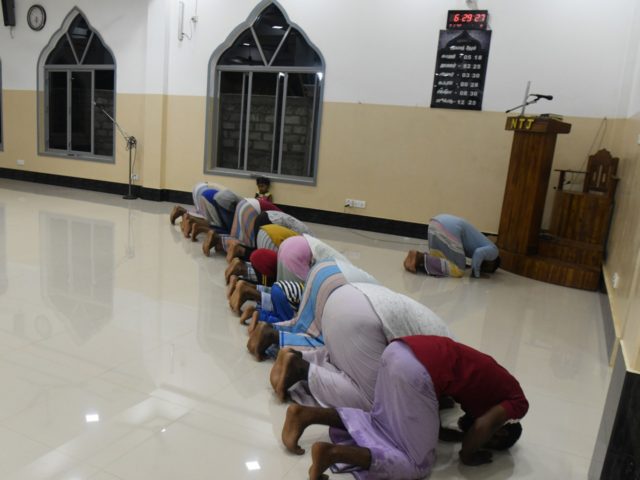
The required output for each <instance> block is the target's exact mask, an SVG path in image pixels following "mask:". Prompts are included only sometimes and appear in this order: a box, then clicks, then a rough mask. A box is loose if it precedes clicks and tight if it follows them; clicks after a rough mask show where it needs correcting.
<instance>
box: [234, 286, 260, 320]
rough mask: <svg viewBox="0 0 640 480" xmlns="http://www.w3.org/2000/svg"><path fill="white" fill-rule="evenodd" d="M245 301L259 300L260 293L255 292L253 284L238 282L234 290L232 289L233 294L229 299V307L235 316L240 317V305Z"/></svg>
mask: <svg viewBox="0 0 640 480" xmlns="http://www.w3.org/2000/svg"><path fill="white" fill-rule="evenodd" d="M247 300H256V301H257V300H260V292H258V290H256V287H255V286H254V285H253V284H251V283H249V282H245V281H244V280H239V281H238V282H237V283H236V288H234V289H233V293H232V294H231V296H230V297H229V307H230V308H231V310H233V311H234V312H235V313H236V314H238V315H240V310H241V309H242V305H243V304H244V302H246V301H247Z"/></svg>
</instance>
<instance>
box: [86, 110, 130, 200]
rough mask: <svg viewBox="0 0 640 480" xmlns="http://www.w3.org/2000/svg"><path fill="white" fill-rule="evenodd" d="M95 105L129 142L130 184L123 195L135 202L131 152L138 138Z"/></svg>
mask: <svg viewBox="0 0 640 480" xmlns="http://www.w3.org/2000/svg"><path fill="white" fill-rule="evenodd" d="M93 104H94V105H95V106H96V107H98V108H99V109H100V111H101V112H102V113H104V114H105V115H106V117H107V118H108V119H109V120H111V122H113V124H114V125H115V126H116V128H117V129H118V131H119V132H120V135H122V137H123V138H124V139H125V141H126V142H127V150H129V182H128V190H127V194H126V195H123V196H122V198H124V199H125V200H135V199H136V198H138V197H137V196H136V195H134V194H133V193H132V192H131V169H132V163H131V151H132V150H133V149H135V148H137V147H138V140H136V137H134V136H133V135H128V134H127V132H125V131H124V130H123V129H122V127H121V126H120V125H119V124H118V122H116V120H115V119H114V118H113V117H112V116H111V115H109V114H108V113H107V111H106V110H105V109H104V108H102V106H101V105H98V104H97V103H96V102H93Z"/></svg>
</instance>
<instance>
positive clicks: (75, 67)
mask: <svg viewBox="0 0 640 480" xmlns="http://www.w3.org/2000/svg"><path fill="white" fill-rule="evenodd" d="M79 15H80V16H81V17H82V19H83V20H84V21H85V23H86V25H87V27H88V28H89V29H90V31H91V34H90V37H89V40H88V41H87V44H86V45H85V47H84V52H83V54H82V56H81V58H78V54H77V52H76V48H75V45H74V44H73V41H72V39H71V36H70V33H69V30H70V28H71V26H72V25H73V23H74V21H75V19H76V18H77V17H78V16H79ZM63 38H66V40H67V42H68V44H69V45H70V46H71V52H72V54H73V57H74V59H75V60H76V63H75V64H71V63H69V64H54V63H47V60H48V59H49V56H50V55H51V53H52V52H53V51H54V50H55V49H56V47H57V46H58V43H59V42H60V41H61V40H62V39H63ZM96 38H97V40H98V41H99V42H100V43H101V45H102V47H104V49H105V50H106V51H107V52H108V54H109V55H110V57H111V59H112V60H113V63H108V64H84V63H82V62H83V61H84V60H85V58H86V55H87V53H88V52H89V50H90V47H91V45H92V43H93V42H94V39H96ZM96 71H113V111H112V112H110V114H111V115H112V117H113V118H116V85H117V62H116V58H115V55H114V54H113V51H112V50H111V48H109V46H108V45H107V43H106V42H105V41H104V39H103V38H102V35H100V32H99V31H98V30H97V29H96V28H95V27H93V26H92V25H91V23H90V22H89V20H88V17H87V15H85V14H84V12H83V11H82V10H81V9H79V8H78V7H74V8H73V9H72V10H71V11H70V12H69V13H68V14H67V15H66V16H65V18H64V20H63V21H62V24H61V26H60V28H59V29H58V30H56V31H55V32H54V33H53V34H52V35H51V37H50V39H49V41H48V43H47V44H46V45H45V47H44V48H43V49H42V51H41V52H40V56H39V57H38V69H37V82H38V85H37V118H38V122H37V137H38V142H37V144H38V155H41V156H47V157H60V158H67V159H72V160H88V161H94V162H99V163H115V159H116V135H115V126H113V125H112V127H113V128H112V131H111V142H110V143H111V155H100V154H96V153H94V152H95V143H94V141H95V138H94V135H95V125H94V122H95V116H96V113H95V109H96V108H97V107H96V106H95V105H94V102H95V90H96V88H95V72H96ZM49 72H65V73H67V84H68V87H67V109H68V111H67V131H68V133H67V149H57V148H51V147H50V146H49V129H50V125H49V108H50V105H49V78H48V77H49V75H48V74H49ZM72 72H90V73H91V103H90V109H91V114H90V117H91V152H86V151H80V150H73V149H71V148H70V143H71V136H72V132H71V129H72V125H71V116H70V115H71V114H70V110H71V98H70V95H69V93H70V85H69V82H70V81H71V78H70V76H71V74H72Z"/></svg>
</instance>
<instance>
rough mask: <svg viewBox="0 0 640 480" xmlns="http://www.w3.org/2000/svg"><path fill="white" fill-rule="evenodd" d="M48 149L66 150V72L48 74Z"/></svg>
mask: <svg viewBox="0 0 640 480" xmlns="http://www.w3.org/2000/svg"><path fill="white" fill-rule="evenodd" d="M48 100H49V116H48V117H49V118H48V120H49V138H48V143H49V148H57V149H62V150H66V149H67V118H68V117H67V72H49V92H48Z"/></svg>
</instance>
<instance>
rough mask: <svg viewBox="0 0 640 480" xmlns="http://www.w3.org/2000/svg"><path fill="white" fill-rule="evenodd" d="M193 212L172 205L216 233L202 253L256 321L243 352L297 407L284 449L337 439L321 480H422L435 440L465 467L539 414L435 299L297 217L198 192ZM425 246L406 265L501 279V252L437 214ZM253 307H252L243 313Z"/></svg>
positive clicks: (247, 318)
mask: <svg viewBox="0 0 640 480" xmlns="http://www.w3.org/2000/svg"><path fill="white" fill-rule="evenodd" d="M193 198H194V205H195V210H193V211H187V210H186V209H184V208H183V207H180V206H176V207H175V208H174V209H173V211H172V212H171V214H170V219H171V223H172V224H174V223H175V222H176V221H177V220H178V219H179V218H180V219H181V229H182V232H183V233H184V235H185V237H190V238H191V239H192V240H193V241H196V240H197V237H198V236H199V235H200V234H201V233H206V236H205V239H204V241H203V253H204V254H205V255H207V256H208V255H209V254H210V251H211V249H214V250H215V251H216V252H220V253H221V254H225V256H226V260H227V262H228V266H227V268H226V270H225V272H224V275H225V280H226V283H227V284H228V290H227V296H228V299H229V306H230V308H231V309H232V311H233V312H234V313H236V314H237V315H239V316H240V321H241V322H242V323H244V324H247V325H248V333H249V338H248V341H247V349H248V350H249V352H250V353H251V354H252V355H253V356H254V357H255V358H256V359H257V360H259V361H262V360H265V359H272V360H274V364H273V367H272V368H271V372H270V375H269V382H270V384H271V386H272V388H273V390H274V392H275V394H276V396H277V397H278V398H279V399H280V400H281V401H283V402H285V401H290V402H291V405H290V406H289V407H288V409H287V415H286V419H285V423H284V425H283V429H282V442H283V443H284V445H285V447H286V448H287V449H288V450H289V451H290V452H292V453H294V454H298V455H302V454H304V452H305V451H304V449H303V448H301V447H300V442H301V438H302V435H303V433H304V431H305V429H306V428H307V427H308V426H310V425H312V424H320V425H326V426H328V427H330V430H329V436H330V439H331V442H330V443H329V442H316V443H314V444H313V446H312V448H311V467H310V469H309V477H310V478H311V479H312V480H316V479H320V478H324V477H323V474H324V472H325V471H326V470H328V469H331V470H332V471H333V472H336V473H340V472H348V473H351V474H353V475H354V476H355V477H356V478H357V479H359V480H369V479H372V480H373V479H383V478H384V479H420V478H424V477H426V476H428V475H429V473H430V472H431V469H432V467H433V465H434V462H435V452H436V445H437V442H438V439H442V440H446V441H456V442H461V449H460V451H459V457H460V460H461V461H462V462H463V463H464V464H466V465H481V464H485V463H488V462H491V459H492V451H493V450H504V449H508V448H509V447H511V446H512V445H513V444H514V443H515V442H516V441H517V440H518V439H519V437H520V435H521V432H522V426H521V424H520V423H519V421H518V420H520V419H521V418H522V417H523V416H524V415H525V414H526V413H527V410H528V407H529V404H528V402H527V399H526V397H525V395H524V393H523V390H522V388H521V386H520V384H519V383H518V381H517V380H516V379H515V378H514V377H513V376H512V375H511V374H510V373H509V372H508V371H507V370H506V369H505V368H503V367H502V366H500V365H499V364H498V363H497V362H496V361H495V360H494V359H493V358H492V357H490V356H489V355H486V354H484V353H481V352H479V351H477V350H475V349H473V348H471V347H469V346H466V345H463V344H461V343H459V342H457V341H456V340H455V337H454V335H453V334H452V332H451V331H450V330H449V328H448V326H447V324H446V323H445V322H444V321H443V320H442V319H441V318H440V317H439V316H438V315H436V314H435V313H434V312H433V311H431V310H430V309H429V308H428V307H426V306H425V305H423V304H421V303H419V302H417V301H415V300H413V299H411V298H409V297H407V296H405V295H402V294H400V293H397V292H394V291H392V290H390V289H388V288H386V287H385V286H383V285H381V284H380V283H379V282H378V281H377V280H376V279H375V278H373V277H372V276H371V275H370V274H368V273H367V272H365V271H364V270H362V269H360V268H358V267H356V266H355V265H353V264H352V263H351V262H350V261H349V260H348V259H347V258H346V257H345V256H344V255H342V254H341V253H340V252H339V251H338V250H336V249H335V248H333V247H331V246H330V245H328V244H327V243H325V242H323V241H321V240H320V239H318V238H316V237H314V236H313V235H312V232H311V230H310V229H309V228H308V227H307V226H306V225H305V224H304V223H303V222H301V221H299V220H298V219H295V218H294V217H292V216H290V215H287V214H286V213H284V212H282V211H280V209H279V208H278V207H277V206H276V205H274V204H273V203H271V202H270V201H269V200H267V199H266V198H264V197H260V198H241V197H240V196H238V195H236V194H235V193H233V192H231V191H230V190H228V189H226V188H224V187H223V186H221V185H215V184H198V185H196V187H195V188H194V190H193ZM428 240H429V250H428V251H427V252H423V253H421V252H417V251H410V252H409V253H408V255H407V258H406V259H405V261H404V267H405V269H406V270H408V271H411V272H414V273H416V272H417V271H419V270H424V271H425V272H426V273H427V274H428V275H435V276H453V277H460V276H462V275H463V274H464V270H465V268H466V262H467V258H470V259H471V262H470V263H471V275H472V276H473V277H479V276H480V275H481V273H493V272H495V270H496V269H497V268H498V266H499V256H498V250H497V248H496V247H495V245H493V243H492V242H491V241H490V240H488V239H487V238H486V237H485V236H484V235H483V234H482V233H480V232H479V231H478V230H477V229H475V227H473V226H472V225H471V224H469V223H468V222H466V221H465V220H463V219H460V218H458V217H454V216H452V215H438V216H437V217H434V218H433V219H431V222H430V224H429V230H428ZM247 303H250V305H247ZM453 402H455V403H458V404H459V405H460V408H461V409H462V411H463V412H464V415H463V416H462V417H460V419H459V421H458V427H459V428H458V429H449V428H443V427H442V426H441V424H440V413H439V411H440V410H441V409H442V408H445V407H448V406H451V405H452V404H453Z"/></svg>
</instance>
